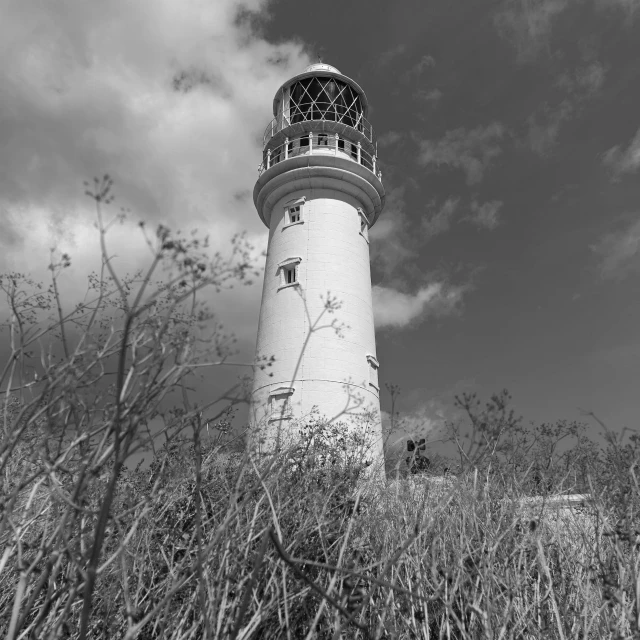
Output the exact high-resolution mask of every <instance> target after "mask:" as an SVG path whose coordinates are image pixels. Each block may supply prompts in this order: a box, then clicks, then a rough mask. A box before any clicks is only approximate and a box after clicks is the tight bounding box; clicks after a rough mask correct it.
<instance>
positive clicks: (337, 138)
mask: <svg viewBox="0 0 640 640" xmlns="http://www.w3.org/2000/svg"><path fill="white" fill-rule="evenodd" d="M335 136H336V156H337V155H338V140H339V136H338V134H337V133H336V134H335Z"/></svg>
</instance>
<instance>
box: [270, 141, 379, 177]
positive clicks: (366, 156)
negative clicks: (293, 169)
mask: <svg viewBox="0 0 640 640" xmlns="http://www.w3.org/2000/svg"><path fill="white" fill-rule="evenodd" d="M308 155H324V156H327V155H329V156H331V155H333V156H336V157H338V158H346V159H348V160H351V161H353V162H357V163H358V164H360V165H362V166H364V167H366V168H367V169H369V171H371V172H372V173H373V174H375V175H376V177H377V178H378V180H380V181H382V172H381V171H380V169H379V167H378V159H377V157H376V156H375V155H373V154H371V153H369V152H368V151H367V150H366V149H363V148H362V145H361V144H360V143H359V142H358V143H356V142H352V141H351V140H348V139H346V138H341V137H340V136H338V134H337V133H336V134H330V133H316V132H312V133H309V134H305V135H303V136H300V137H298V138H292V139H289V138H285V141H284V142H283V143H282V144H281V145H279V146H277V147H274V148H273V149H268V150H267V151H266V152H265V153H264V157H263V161H262V163H261V164H260V166H259V167H258V176H261V175H262V174H263V173H264V172H265V171H267V170H268V169H270V168H271V167H272V166H274V165H276V164H278V163H279V162H283V161H284V160H288V159H289V158H295V157H298V156H308Z"/></svg>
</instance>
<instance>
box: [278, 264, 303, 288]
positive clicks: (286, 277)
mask: <svg viewBox="0 0 640 640" xmlns="http://www.w3.org/2000/svg"><path fill="white" fill-rule="evenodd" d="M300 262H301V258H287V259H286V260H283V261H282V262H281V263H280V264H279V265H278V272H279V274H280V286H279V287H278V288H279V289H282V288H283V287H290V286H293V285H295V286H299V282H298V266H299V264H300Z"/></svg>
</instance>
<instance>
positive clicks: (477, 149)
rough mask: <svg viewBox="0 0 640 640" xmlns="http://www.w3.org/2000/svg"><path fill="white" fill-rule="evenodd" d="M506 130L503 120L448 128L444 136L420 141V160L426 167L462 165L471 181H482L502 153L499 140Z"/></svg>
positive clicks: (468, 180)
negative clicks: (477, 125)
mask: <svg viewBox="0 0 640 640" xmlns="http://www.w3.org/2000/svg"><path fill="white" fill-rule="evenodd" d="M504 134H505V128H504V126H503V125H502V124H501V123H499V122H493V123H491V124H490V125H488V126H486V127H476V128H475V129H471V130H470V131H468V130H467V129H465V128H463V127H461V128H459V129H454V130H452V131H447V133H446V134H445V136H444V137H443V138H442V139H441V140H438V141H433V140H422V141H421V142H420V150H419V156H418V161H419V162H420V164H421V165H422V166H424V167H427V166H430V165H436V166H440V165H443V164H444V165H448V166H450V167H454V168H456V169H462V170H463V171H464V172H465V174H466V177H467V184H470V185H471V184H476V183H478V182H481V181H482V178H483V176H484V172H485V170H486V169H487V168H488V166H489V165H490V163H491V161H492V160H493V159H494V158H496V157H497V156H498V155H500V153H502V148H501V146H500V143H499V141H500V140H501V139H502V138H503V136H504Z"/></svg>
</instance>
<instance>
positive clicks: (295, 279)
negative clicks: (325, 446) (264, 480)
mask: <svg viewBox="0 0 640 640" xmlns="http://www.w3.org/2000/svg"><path fill="white" fill-rule="evenodd" d="M367 115H368V103H367V97H366V95H365V93H364V91H363V90H362V89H361V87H360V86H359V85H358V84H357V83H356V82H355V81H353V80H352V79H351V78H348V77H347V76H345V75H343V74H342V73H340V71H338V70H337V69H336V68H335V67H332V66H330V65H328V64H323V63H317V64H312V65H311V66H309V67H308V68H307V69H306V70H305V71H304V73H301V74H299V75H297V76H295V77H294V78H292V79H291V80H288V81H287V82H285V83H284V84H283V85H282V86H281V87H280V88H279V89H278V91H277V93H276V95H275V98H274V100H273V116H274V117H273V119H272V120H271V122H270V123H269V124H268V126H267V128H266V131H265V134H264V139H263V154H262V163H261V164H260V167H259V171H258V173H259V176H258V181H257V182H256V185H255V188H254V191H253V200H254V203H255V206H256V209H257V211H258V215H259V216H260V219H261V220H262V222H263V223H264V224H265V225H266V226H267V228H268V229H269V244H268V250H267V258H266V266H265V273H264V285H263V290H262V303H261V307H260V319H259V325H258V338H257V347H256V366H255V367H254V370H255V372H254V379H253V387H252V393H251V403H250V416H249V422H250V433H251V436H250V437H251V441H252V446H253V447H254V448H257V449H260V450H262V451H274V450H277V449H278V448H279V447H282V446H285V445H286V444H288V443H290V442H291V441H292V440H295V437H296V433H297V430H299V429H300V428H301V427H302V426H303V425H304V424H305V422H306V421H310V420H312V419H314V416H315V417H316V418H317V416H320V417H321V418H323V419H326V420H327V421H331V422H332V423H333V424H335V425H339V427H340V429H344V430H345V431H350V430H357V429H362V428H364V429H365V430H367V431H368V433H369V434H370V435H369V437H370V439H371V441H370V445H371V452H370V453H371V459H372V461H374V459H376V458H377V460H378V461H382V430H381V422H380V387H379V382H378V369H379V366H380V364H379V362H378V358H377V355H376V341H375V331H374V322H373V307H372V295H371V271H370V266H369V229H370V228H371V227H372V226H373V225H374V224H375V222H376V220H377V219H378V217H379V216H380V213H381V212H382V209H383V206H384V200H385V192H384V188H383V186H382V176H381V172H380V169H379V167H378V162H377V156H376V141H375V136H374V134H373V129H372V127H371V124H370V123H369V120H368V119H367ZM265 365H267V366H265Z"/></svg>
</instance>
